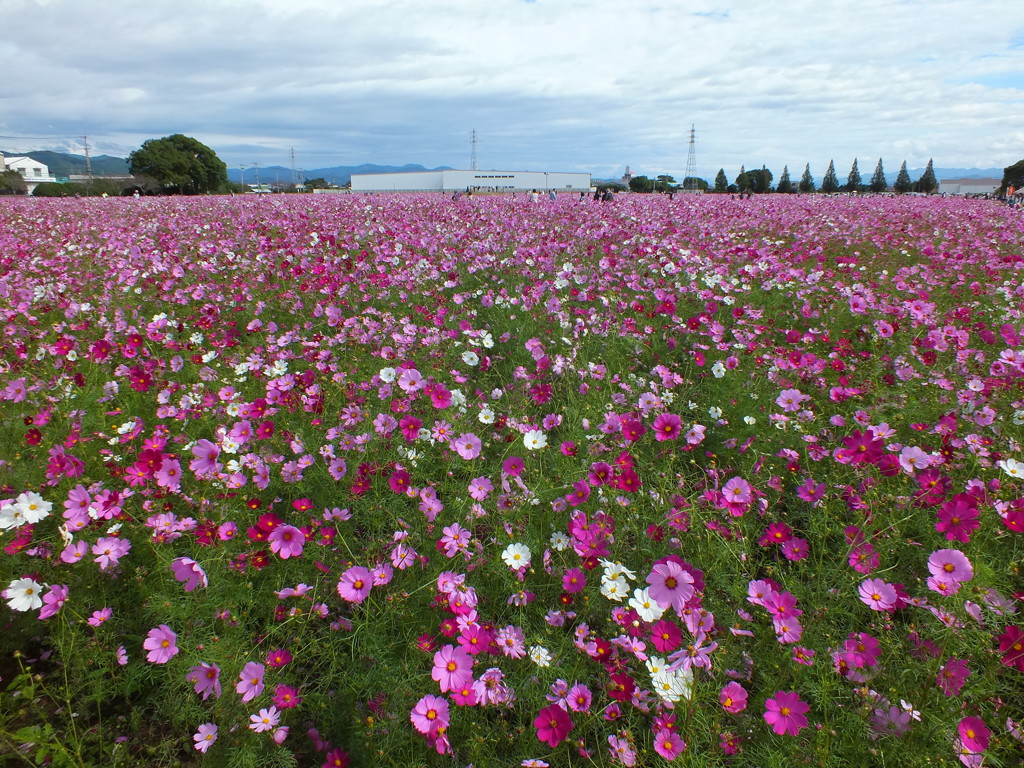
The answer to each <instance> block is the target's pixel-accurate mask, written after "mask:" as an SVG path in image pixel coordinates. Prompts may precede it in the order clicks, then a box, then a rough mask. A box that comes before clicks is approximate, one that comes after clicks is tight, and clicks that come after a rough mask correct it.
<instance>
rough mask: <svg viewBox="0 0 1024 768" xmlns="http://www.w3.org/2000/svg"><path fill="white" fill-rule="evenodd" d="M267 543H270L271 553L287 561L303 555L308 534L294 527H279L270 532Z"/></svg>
mask: <svg viewBox="0 0 1024 768" xmlns="http://www.w3.org/2000/svg"><path fill="white" fill-rule="evenodd" d="M267 541H269V542H270V551H271V552H273V553H274V554H275V555H277V556H278V557H280V558H281V559H282V560H287V559H288V558H289V557H298V556H299V555H301V554H302V548H303V547H304V546H305V544H306V534H304V533H303V532H302V531H300V530H299V529H298V528H296V527H295V526H294V525H279V526H277V527H276V528H274V530H273V531H271V532H270V535H269V536H268V537H267Z"/></svg>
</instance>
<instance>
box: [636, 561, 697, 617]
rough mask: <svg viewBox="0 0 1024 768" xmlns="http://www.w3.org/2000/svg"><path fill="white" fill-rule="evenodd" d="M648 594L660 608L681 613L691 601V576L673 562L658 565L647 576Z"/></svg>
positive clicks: (692, 593) (692, 592)
mask: <svg viewBox="0 0 1024 768" xmlns="http://www.w3.org/2000/svg"><path fill="white" fill-rule="evenodd" d="M647 583H648V584H650V585H651V586H650V588H649V591H648V594H649V595H650V596H651V598H652V599H653V600H654V601H655V602H656V603H657V604H658V605H660V606H661V607H662V608H666V609H667V608H669V607H670V606H671V607H672V608H675V609H676V610H677V611H681V610H682V609H683V607H684V606H685V605H686V604H687V603H688V602H689V601H690V600H692V599H693V596H694V594H695V593H694V589H693V576H691V575H690V574H689V573H688V572H687V571H685V570H683V569H682V567H680V566H679V564H678V563H676V562H675V561H673V560H666V561H665V562H662V563H658V564H656V565H655V566H654V568H652V569H651V572H650V573H649V574H647Z"/></svg>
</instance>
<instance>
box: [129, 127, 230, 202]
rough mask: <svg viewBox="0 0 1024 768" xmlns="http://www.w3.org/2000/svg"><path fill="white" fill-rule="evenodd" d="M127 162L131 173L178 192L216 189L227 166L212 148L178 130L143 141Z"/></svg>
mask: <svg viewBox="0 0 1024 768" xmlns="http://www.w3.org/2000/svg"><path fill="white" fill-rule="evenodd" d="M128 165H129V168H130V169H131V172H132V175H136V176H149V177H151V178H153V179H155V180H156V181H157V182H158V183H159V184H160V185H161V186H162V187H163V188H164V190H165V191H168V192H170V191H177V192H178V193H179V194H201V193H204V192H217V191H219V190H220V189H221V188H222V187H223V186H224V184H225V183H226V182H227V180H228V169H227V166H226V165H225V164H224V162H223V161H222V160H221V159H220V158H219V157H217V154H216V153H215V152H214V151H213V150H212V149H210V148H209V147H208V146H206V145H205V144H203V143H202V142H200V141H198V140H196V139H193V138H192V137H190V136H183V135H182V134H180V133H176V134H174V135H172V136H166V137H164V138H162V139H149V140H148V141H145V142H143V144H142V146H141V147H140V148H139V149H137V150H135V151H134V152H132V153H131V154H130V155H129V156H128Z"/></svg>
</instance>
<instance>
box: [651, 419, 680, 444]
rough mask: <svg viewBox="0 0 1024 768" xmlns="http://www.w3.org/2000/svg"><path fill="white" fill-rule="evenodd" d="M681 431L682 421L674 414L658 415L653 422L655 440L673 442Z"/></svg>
mask: <svg viewBox="0 0 1024 768" xmlns="http://www.w3.org/2000/svg"><path fill="white" fill-rule="evenodd" d="M682 431H683V421H682V419H680V418H679V417H678V416H676V415H675V414H674V413H660V414H658V417H657V418H656V419H655V420H654V439H655V440H675V439H676V438H677V437H679V435H680V434H681V433H682Z"/></svg>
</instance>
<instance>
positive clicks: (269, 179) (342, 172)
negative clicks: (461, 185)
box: [228, 163, 451, 187]
mask: <svg viewBox="0 0 1024 768" xmlns="http://www.w3.org/2000/svg"><path fill="white" fill-rule="evenodd" d="M448 170H451V168H449V167H448V166H446V165H445V166H441V167H439V168H424V167H423V166H422V165H416V164H414V163H409V164H406V165H374V164H372V163H363V164H362V165H335V166H332V167H331V168H312V169H310V168H303V169H302V171H301V172H300V171H296V172H295V176H296V178H297V179H298V180H299V182H300V183H301V182H302V181H305V180H306V179H323V180H324V181H326V182H328V183H331V184H337V185H338V186H339V187H343V186H345V185H346V184H348V183H349V181H350V180H351V179H352V174H353V173H411V172H415V171H448ZM257 175H258V176H259V180H260V183H261V184H273V183H275V182H278V181H280V182H282V183H284V184H290V183H291V180H292V169H291V168H285V167H284V166H280V165H267V166H262V165H261V166H260V167H259V168H255V167H246V169H245V182H246V183H247V184H255V183H256V178H257ZM228 181H234V182H241V181H242V172H241V171H240V170H239V169H238V168H228Z"/></svg>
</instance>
